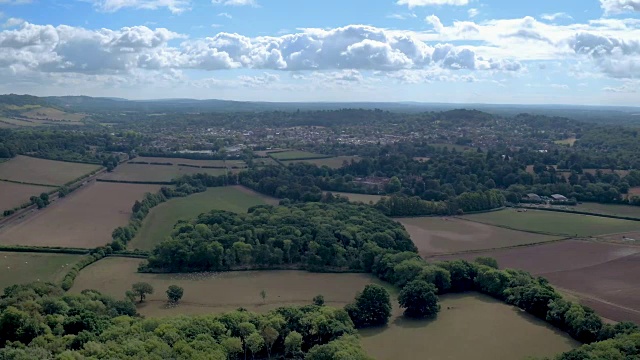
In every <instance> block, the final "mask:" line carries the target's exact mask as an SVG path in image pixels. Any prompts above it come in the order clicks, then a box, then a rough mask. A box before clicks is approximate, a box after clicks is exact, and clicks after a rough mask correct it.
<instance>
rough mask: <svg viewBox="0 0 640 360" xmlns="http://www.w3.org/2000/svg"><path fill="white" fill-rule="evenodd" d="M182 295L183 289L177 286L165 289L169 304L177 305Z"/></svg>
mask: <svg viewBox="0 0 640 360" xmlns="http://www.w3.org/2000/svg"><path fill="white" fill-rule="evenodd" d="M182 295H184V289H183V288H181V287H180V286H178V285H170V286H169V288H168V289H167V299H169V302H170V303H173V304H175V303H177V302H178V301H180V299H182Z"/></svg>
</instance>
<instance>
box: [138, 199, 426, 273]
mask: <svg viewBox="0 0 640 360" xmlns="http://www.w3.org/2000/svg"><path fill="white" fill-rule="evenodd" d="M373 244H375V246H377V247H379V248H380V249H389V250H393V251H415V246H414V245H413V243H412V242H411V239H410V238H409V234H407V232H406V231H405V230H404V228H403V227H402V226H401V225H400V224H398V223H396V222H395V221H393V220H391V219H389V218H387V217H385V216H384V215H382V214H381V213H379V212H378V211H376V210H374V209H372V208H371V207H369V206H364V205H360V206H356V205H349V204H321V203H306V204H296V205H291V206H278V207H273V206H266V205H265V206H257V207H253V208H251V209H250V210H249V212H248V213H247V214H234V213H230V212H226V211H220V210H215V211H211V212H210V213H205V214H202V215H200V216H199V217H198V218H197V219H195V220H193V221H191V222H184V221H183V222H179V223H178V224H176V226H175V228H174V231H173V233H172V234H171V238H170V239H168V240H165V241H163V242H162V243H160V244H159V245H158V246H157V247H156V248H155V249H154V250H153V253H152V254H151V256H150V257H149V261H148V265H147V267H146V270H148V271H170V272H180V271H220V270H232V269H236V268H269V267H282V266H287V265H299V266H300V267H302V268H305V269H309V270H319V271H322V270H325V269H335V270H341V269H342V270H352V271H363V270H365V269H366V267H367V266H366V260H365V259H367V258H371V257H373V256H374V255H375V254H372V253H369V252H368V250H369V249H370V248H371V245H373Z"/></svg>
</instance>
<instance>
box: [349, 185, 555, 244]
mask: <svg viewBox="0 0 640 360" xmlns="http://www.w3.org/2000/svg"><path fill="white" fill-rule="evenodd" d="M347 194H348V193H347ZM353 194H357V193H353ZM360 195H372V194H360ZM378 196H382V197H389V196H387V195H378ZM506 208H507V207H506V206H502V207H499V208H495V209H487V210H478V211H469V212H466V213H464V214H463V215H442V214H433V215H405V216H387V217H389V218H391V219H416V218H437V217H451V218H456V219H461V220H467V221H472V222H477V223H481V222H480V221H474V220H468V219H462V218H460V217H459V216H464V215H475V214H486V213H490V212H496V211H501V210H504V209H506ZM481 224H485V223H481ZM485 225H492V224H485ZM492 226H496V225H492ZM510 230H517V229H510ZM518 231H522V230H518ZM525 232H530V231H525ZM542 235H545V234H542ZM562 235H566V234H562ZM557 236H560V235H557Z"/></svg>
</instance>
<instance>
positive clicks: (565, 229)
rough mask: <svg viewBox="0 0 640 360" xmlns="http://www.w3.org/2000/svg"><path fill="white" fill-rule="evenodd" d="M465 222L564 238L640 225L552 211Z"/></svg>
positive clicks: (497, 213) (478, 216)
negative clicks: (563, 236)
mask: <svg viewBox="0 0 640 360" xmlns="http://www.w3.org/2000/svg"><path fill="white" fill-rule="evenodd" d="M463 218H464V219H467V220H472V221H478V222H481V223H485V224H490V225H497V226H504V227H508V228H511V229H516V230H522V231H531V232H538V233H547V234H558V235H566V236H595V235H604V234H613V233H621V232H629V231H634V230H640V222H635V221H630V220H619V219H610V218H604V217H599V216H590V215H578V214H570V213H560V212H553V211H540V210H527V211H526V212H517V211H516V210H514V209H507V210H502V211H494V212H489V213H483V214H474V215H466V216H464V217H463Z"/></svg>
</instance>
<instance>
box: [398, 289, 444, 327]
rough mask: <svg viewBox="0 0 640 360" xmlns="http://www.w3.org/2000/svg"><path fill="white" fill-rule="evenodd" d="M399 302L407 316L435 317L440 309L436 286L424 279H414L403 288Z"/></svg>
mask: <svg viewBox="0 0 640 360" xmlns="http://www.w3.org/2000/svg"><path fill="white" fill-rule="evenodd" d="M398 302H399V303H400V307H401V308H404V309H405V310H404V315H405V316H407V317H412V318H425V317H433V316H435V315H436V314H437V313H438V311H440V305H439V304H438V297H437V296H436V287H435V286H433V285H432V284H429V283H427V282H425V281H422V280H414V281H412V282H410V283H408V284H407V285H406V286H405V287H404V288H402V290H401V291H400V296H399V297H398Z"/></svg>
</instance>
